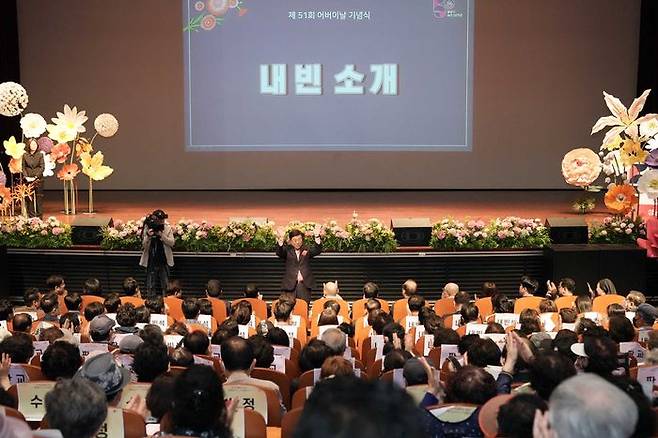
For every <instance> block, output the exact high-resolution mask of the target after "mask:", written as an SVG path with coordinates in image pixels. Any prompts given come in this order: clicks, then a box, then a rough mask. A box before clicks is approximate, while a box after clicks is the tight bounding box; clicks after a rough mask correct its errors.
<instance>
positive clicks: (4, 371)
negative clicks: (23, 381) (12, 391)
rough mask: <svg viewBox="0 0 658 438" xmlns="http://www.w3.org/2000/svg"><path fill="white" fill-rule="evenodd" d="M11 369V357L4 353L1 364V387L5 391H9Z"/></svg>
mask: <svg viewBox="0 0 658 438" xmlns="http://www.w3.org/2000/svg"><path fill="white" fill-rule="evenodd" d="M9 368H11V356H9V355H8V354H7V353H2V361H1V362H0V386H2V388H3V389H4V390H7V389H9V387H10V386H11V382H9Z"/></svg>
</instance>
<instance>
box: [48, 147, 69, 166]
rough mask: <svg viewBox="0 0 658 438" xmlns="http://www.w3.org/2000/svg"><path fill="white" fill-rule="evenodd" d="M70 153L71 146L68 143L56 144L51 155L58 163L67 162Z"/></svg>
mask: <svg viewBox="0 0 658 438" xmlns="http://www.w3.org/2000/svg"><path fill="white" fill-rule="evenodd" d="M70 153H71V147H70V146H69V145H68V144H67V143H60V144H56V145H55V146H53V147H52V149H51V150H50V155H51V156H52V158H53V160H55V161H57V162H58V163H63V162H65V161H66V158H67V157H68V156H69V154H70Z"/></svg>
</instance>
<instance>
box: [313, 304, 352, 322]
mask: <svg viewBox="0 0 658 438" xmlns="http://www.w3.org/2000/svg"><path fill="white" fill-rule="evenodd" d="M327 301H335V302H337V303H338V305H339V306H340V311H339V312H338V315H340V316H342V317H343V320H346V321H349V320H350V305H349V304H347V301H345V300H339V299H334V298H324V297H323V298H318V299H317V300H315V301H314V302H313V306H312V307H311V329H313V325H317V321H318V318H319V317H320V314H321V313H322V311H323V310H324V304H325V303H326V302H327Z"/></svg>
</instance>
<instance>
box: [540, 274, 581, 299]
mask: <svg viewBox="0 0 658 438" xmlns="http://www.w3.org/2000/svg"><path fill="white" fill-rule="evenodd" d="M546 284H547V286H548V292H547V293H546V298H549V299H551V300H554V299H556V298H559V297H570V296H573V295H575V294H576V282H575V281H574V280H573V279H572V278H569V277H565V278H562V279H560V281H558V283H557V286H555V283H553V282H552V281H548V282H547V283H546Z"/></svg>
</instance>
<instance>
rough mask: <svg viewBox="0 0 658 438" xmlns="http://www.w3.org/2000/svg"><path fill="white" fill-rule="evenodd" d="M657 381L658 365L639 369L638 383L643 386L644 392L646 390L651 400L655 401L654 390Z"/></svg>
mask: <svg viewBox="0 0 658 438" xmlns="http://www.w3.org/2000/svg"><path fill="white" fill-rule="evenodd" d="M656 379H658V365H653V366H650V367H638V369H637V381H638V382H639V383H640V385H642V390H644V394H645V395H646V396H647V397H648V398H649V400H653V388H654V385H656Z"/></svg>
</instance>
